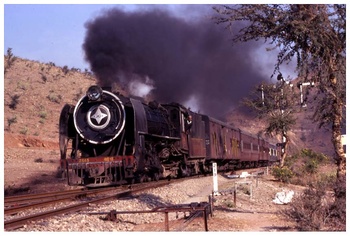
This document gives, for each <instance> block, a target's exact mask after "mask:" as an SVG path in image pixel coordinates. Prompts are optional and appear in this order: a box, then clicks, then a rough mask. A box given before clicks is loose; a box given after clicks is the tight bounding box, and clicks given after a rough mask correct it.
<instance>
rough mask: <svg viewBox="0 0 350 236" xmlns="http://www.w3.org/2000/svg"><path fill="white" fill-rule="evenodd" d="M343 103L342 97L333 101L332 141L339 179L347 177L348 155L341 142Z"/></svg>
mask: <svg viewBox="0 0 350 236" xmlns="http://www.w3.org/2000/svg"><path fill="white" fill-rule="evenodd" d="M342 109H343V103H342V101H341V99H339V98H335V99H334V102H333V111H334V117H333V126H332V143H333V146H334V150H335V154H336V155H335V160H336V163H337V180H338V182H339V181H341V182H342V181H345V178H346V156H345V153H344V149H343V145H342V143H341V135H342V133H341V122H342V115H341V114H342Z"/></svg>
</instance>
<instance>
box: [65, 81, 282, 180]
mask: <svg viewBox="0 0 350 236" xmlns="http://www.w3.org/2000/svg"><path fill="white" fill-rule="evenodd" d="M59 145H60V154H61V159H60V169H61V170H62V171H63V172H64V174H65V176H66V177H67V179H68V184H69V185H85V186H105V185H119V184H126V183H134V182H144V181H153V180H159V179H160V178H177V177H186V176H190V175H196V174H200V173H208V172H210V171H212V163H213V162H216V163H217V169H218V170H232V169H234V168H236V169H237V168H243V167H259V166H267V165H269V164H271V163H272V162H276V161H278V160H279V157H278V150H277V147H276V146H275V145H273V144H271V143H269V142H268V141H266V140H264V139H263V138H262V137H258V136H254V135H250V134H248V133H245V132H243V131H241V130H240V129H237V128H234V127H232V126H230V125H228V124H225V123H223V122H221V121H219V120H216V119H214V118H212V117H209V116H207V115H202V114H198V113H195V112H192V111H190V110H189V109H186V108H185V107H184V106H182V105H180V104H178V103H169V104H159V103H157V102H150V103H148V104H146V103H145V102H143V101H142V100H139V99H135V98H131V97H125V96H122V95H121V94H119V93H115V92H112V91H111V89H108V88H101V87H99V86H96V85H94V86H91V87H90V88H89V89H88V90H87V92H86V95H84V96H82V97H81V98H80V100H79V101H78V102H77V104H76V105H75V106H74V105H70V104H65V106H64V107H63V108H62V110H61V114H60V118H59Z"/></svg>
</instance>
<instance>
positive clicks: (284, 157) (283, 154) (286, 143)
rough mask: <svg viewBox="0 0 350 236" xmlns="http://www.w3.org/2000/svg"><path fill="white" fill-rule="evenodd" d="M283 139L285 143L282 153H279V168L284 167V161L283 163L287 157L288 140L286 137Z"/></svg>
mask: <svg viewBox="0 0 350 236" xmlns="http://www.w3.org/2000/svg"><path fill="white" fill-rule="evenodd" d="M285 138H286V142H285V145H284V152H282V153H281V161H280V167H281V168H282V167H283V166H284V161H285V159H286V157H287V148H288V146H289V138H288V136H287V135H286V136H285ZM282 140H283V138H282ZM282 143H283V141H282Z"/></svg>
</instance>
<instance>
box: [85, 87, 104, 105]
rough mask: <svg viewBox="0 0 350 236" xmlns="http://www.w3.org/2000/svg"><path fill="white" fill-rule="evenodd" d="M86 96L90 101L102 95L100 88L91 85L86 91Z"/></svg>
mask: <svg viewBox="0 0 350 236" xmlns="http://www.w3.org/2000/svg"><path fill="white" fill-rule="evenodd" d="M86 95H87V96H88V98H89V99H90V100H92V101H96V100H98V99H99V98H100V97H101V95H102V89H101V87H99V86H96V85H93V86H91V87H90V88H89V89H88V91H87V92H86Z"/></svg>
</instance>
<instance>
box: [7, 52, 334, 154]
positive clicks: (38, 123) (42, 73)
mask: <svg viewBox="0 0 350 236" xmlns="http://www.w3.org/2000/svg"><path fill="white" fill-rule="evenodd" d="M8 61H11V60H9V58H8V57H7V56H5V78H4V112H5V115H4V129H5V131H4V132H5V134H9V133H11V135H17V134H18V135H23V136H26V137H34V138H37V139H40V140H48V141H54V142H56V141H58V119H59V115H60V111H61V109H62V107H63V106H64V104H65V103H75V102H76V101H77V100H78V99H79V98H80V97H81V96H82V95H83V94H84V93H85V91H86V89H87V88H88V87H89V86H90V85H93V84H95V83H96V80H95V78H94V76H93V75H92V74H91V73H90V72H87V71H85V72H82V71H79V70H77V69H74V68H68V67H67V66H64V67H57V66H55V65H54V64H53V63H50V62H49V63H41V62H37V61H31V60H26V59H22V58H18V57H16V58H15V60H13V61H12V62H11V63H8ZM123 93H124V92H123ZM308 115H310V112H309V113H308V114H303V115H300V116H298V117H299V122H298V125H297V126H296V127H295V130H293V132H292V137H293V140H292V141H293V143H294V147H298V148H304V147H305V148H306V147H307V148H312V149H314V150H315V151H319V152H323V153H325V154H329V155H331V154H332V151H331V150H332V145H331V142H330V133H329V132H325V131H324V130H319V129H318V128H317V125H315V124H313V123H312V122H311V121H310V120H308V119H306V116H308ZM228 120H229V121H230V122H232V123H234V125H235V126H236V127H238V128H241V129H242V130H246V131H248V132H251V133H257V132H258V131H259V130H261V129H262V123H261V121H259V120H256V119H255V118H254V116H247V115H245V114H244V113H241V112H239V110H238V111H236V112H232V113H230V115H229V116H228ZM5 142H6V138H5ZM5 146H6V145H5Z"/></svg>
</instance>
